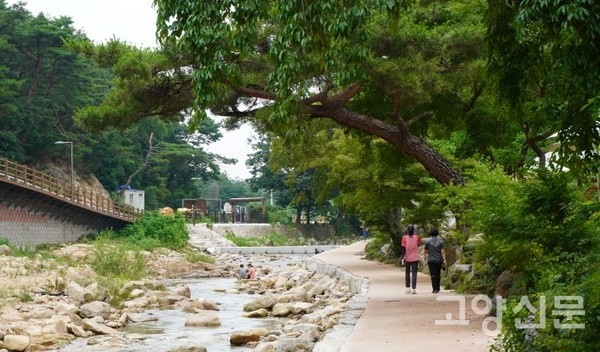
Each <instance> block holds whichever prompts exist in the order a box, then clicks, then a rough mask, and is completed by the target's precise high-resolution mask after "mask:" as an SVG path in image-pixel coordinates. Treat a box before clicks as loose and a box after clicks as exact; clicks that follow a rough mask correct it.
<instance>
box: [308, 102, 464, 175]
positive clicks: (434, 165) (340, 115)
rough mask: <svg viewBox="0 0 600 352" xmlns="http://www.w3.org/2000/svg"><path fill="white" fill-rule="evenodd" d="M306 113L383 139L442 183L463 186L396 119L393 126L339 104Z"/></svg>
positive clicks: (451, 170)
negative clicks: (395, 123)
mask: <svg viewBox="0 0 600 352" xmlns="http://www.w3.org/2000/svg"><path fill="white" fill-rule="evenodd" d="M309 112H310V113H311V114H312V115H313V117H326V118H330V119H332V120H334V121H335V122H337V123H339V124H340V125H344V126H348V127H352V128H355V129H358V130H361V131H364V132H368V133H370V134H372V135H374V136H377V137H380V138H382V139H384V140H385V141H387V142H389V143H390V144H392V145H393V146H395V147H397V148H398V149H399V150H400V151H402V152H404V153H406V154H408V155H410V156H411V157H413V158H414V159H415V160H416V161H417V162H419V163H420V164H421V165H423V167H424V168H425V170H427V172H429V174H430V175H431V176H432V177H434V178H435V179H436V180H437V181H438V182H439V183H441V184H444V185H447V184H450V183H454V184H464V183H465V179H464V178H463V177H462V175H461V174H460V173H459V172H458V171H457V170H455V169H454V168H453V167H452V165H450V162H448V160H446V158H444V157H443V156H442V155H441V154H440V153H438V152H437V151H436V150H435V149H433V148H432V147H431V146H430V145H429V144H427V143H425V141H424V140H422V139H421V138H419V137H417V136H415V135H413V134H411V132H410V130H409V128H408V125H407V124H406V122H405V121H404V120H402V119H398V121H397V125H396V126H394V125H390V124H387V123H385V122H383V121H381V120H377V119H374V118H372V117H370V116H365V115H361V114H358V113H355V112H353V111H350V110H348V109H346V107H344V106H339V105H338V106H335V105H333V106H332V107H327V106H326V105H323V106H311V107H310V109H309Z"/></svg>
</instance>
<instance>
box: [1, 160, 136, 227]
mask: <svg viewBox="0 0 600 352" xmlns="http://www.w3.org/2000/svg"><path fill="white" fill-rule="evenodd" d="M0 181H1V182H6V183H11V184H15V185H19V186H20V187H23V188H28V189H31V190H35V191H36V192H39V193H43V194H46V195H49V196H51V197H53V198H56V199H60V200H62V201H64V202H67V203H71V204H75V205H77V206H79V207H82V208H87V209H90V210H92V211H95V212H97V213H103V214H106V215H108V216H112V217H117V218H121V219H124V220H128V221H135V219H136V218H137V217H139V216H140V215H141V214H142V213H143V211H142V210H140V209H137V208H134V207H132V206H130V205H127V204H121V203H118V202H115V201H114V200H113V199H111V198H110V197H106V196H103V195H99V194H97V193H95V192H93V191H92V190H87V189H83V188H81V187H75V185H73V184H71V183H67V182H64V181H62V180H59V179H57V178H56V177H53V176H50V175H48V174H46V173H43V172H41V171H38V170H35V169H33V168H30V167H28V166H25V165H21V164H18V163H15V162H13V161H10V160H7V159H4V158H0Z"/></svg>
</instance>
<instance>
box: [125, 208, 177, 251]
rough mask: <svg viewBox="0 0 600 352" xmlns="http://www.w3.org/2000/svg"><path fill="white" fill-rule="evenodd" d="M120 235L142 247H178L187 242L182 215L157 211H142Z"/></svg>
mask: <svg viewBox="0 0 600 352" xmlns="http://www.w3.org/2000/svg"><path fill="white" fill-rule="evenodd" d="M120 235H121V236H124V237H125V238H126V239H127V240H128V241H130V242H132V243H134V244H137V245H140V246H142V247H143V248H149V247H156V246H162V247H166V248H171V249H179V248H183V247H185V246H186V245H187V243H188V242H187V241H188V234H187V231H186V228H185V219H184V218H183V216H181V215H173V216H163V215H160V213H159V212H158V211H148V212H146V213H144V215H143V216H142V217H141V218H139V219H138V220H136V222H135V223H133V224H131V225H129V226H127V227H126V228H124V229H123V230H121V232H120Z"/></svg>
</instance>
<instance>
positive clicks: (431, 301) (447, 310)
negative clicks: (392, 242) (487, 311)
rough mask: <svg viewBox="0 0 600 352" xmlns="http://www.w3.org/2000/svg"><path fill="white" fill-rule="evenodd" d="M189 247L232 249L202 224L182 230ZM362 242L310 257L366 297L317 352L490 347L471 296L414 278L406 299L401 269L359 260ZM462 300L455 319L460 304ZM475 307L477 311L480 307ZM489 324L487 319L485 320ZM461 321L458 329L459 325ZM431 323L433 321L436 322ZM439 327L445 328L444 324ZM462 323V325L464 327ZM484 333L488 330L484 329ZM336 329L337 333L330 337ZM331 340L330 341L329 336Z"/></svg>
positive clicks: (476, 350)
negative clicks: (358, 284) (357, 280)
mask: <svg viewBox="0 0 600 352" xmlns="http://www.w3.org/2000/svg"><path fill="white" fill-rule="evenodd" d="M188 231H189V233H190V244H192V245H195V246H197V247H198V248H210V247H219V246H227V247H228V246H232V245H233V244H232V243H231V242H230V241H228V240H227V239H225V238H224V237H222V236H220V235H219V234H217V233H215V232H213V231H211V230H210V229H208V228H206V224H196V225H195V226H192V225H188ZM365 245H366V242H356V243H354V244H351V245H348V246H341V247H338V248H335V249H331V250H327V251H325V252H322V253H320V254H317V255H315V256H314V257H313V258H314V259H317V260H320V261H322V262H324V263H326V264H328V265H330V266H334V267H338V268H341V269H343V270H345V271H347V272H349V273H350V274H352V275H354V276H357V277H361V278H364V279H365V280H367V281H368V283H369V284H368V289H367V290H366V291H367V292H366V297H365V298H361V299H359V300H358V301H357V303H356V302H355V303H354V305H353V306H351V307H349V309H348V312H347V315H346V317H345V318H343V319H342V321H341V322H340V324H338V325H341V326H340V327H336V328H335V329H334V331H333V332H330V333H329V334H328V336H326V339H329V340H328V341H323V342H322V343H321V342H320V343H319V344H320V345H321V347H320V349H316V350H318V351H327V352H332V351H340V352H366V351H375V352H396V351H398V352H438V351H439V352H486V351H488V350H489V346H491V344H492V343H493V338H491V337H488V336H487V335H486V334H485V333H484V331H483V329H482V326H486V327H488V325H487V324H484V320H485V319H486V318H488V317H487V316H485V315H482V314H476V313H475V312H474V311H473V308H472V306H471V305H472V302H473V297H472V296H463V295H459V294H457V293H455V292H454V291H445V290H442V291H441V292H440V293H438V294H433V293H431V290H432V288H431V281H430V277H429V275H426V274H423V273H419V274H418V276H417V277H418V282H417V294H415V295H413V294H406V293H405V287H404V269H403V268H399V267H396V266H394V265H391V264H382V263H379V262H375V261H369V260H366V259H365V258H364V248H365ZM461 299H464V307H465V309H463V310H462V311H463V312H464V316H461V310H460V304H461V303H460V302H459V300H461ZM480 303H481V304H478V305H476V307H475V308H482V307H483V306H484V302H480ZM488 319H490V318H488ZM460 320H462V321H463V324H462V325H459V324H460V323H459V321H460ZM436 321H438V322H437V323H436ZM444 323H445V325H444ZM465 324H466V325H465ZM489 328H490V329H493V328H494V326H493V325H490V326H489ZM336 330H337V332H336ZM330 335H331V336H330Z"/></svg>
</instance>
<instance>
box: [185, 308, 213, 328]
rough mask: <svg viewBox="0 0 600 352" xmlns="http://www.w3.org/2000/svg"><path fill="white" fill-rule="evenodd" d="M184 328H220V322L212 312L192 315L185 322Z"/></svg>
mask: <svg viewBox="0 0 600 352" xmlns="http://www.w3.org/2000/svg"><path fill="white" fill-rule="evenodd" d="M185 326H221V321H220V320H219V317H218V316H217V313H215V312H214V311H212V310H205V311H202V312H200V313H197V314H194V315H192V316H191V317H189V318H188V319H187V320H186V321H185Z"/></svg>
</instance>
